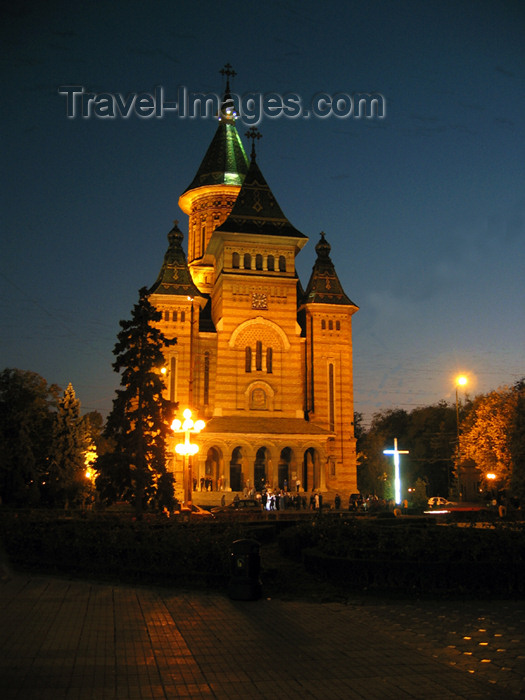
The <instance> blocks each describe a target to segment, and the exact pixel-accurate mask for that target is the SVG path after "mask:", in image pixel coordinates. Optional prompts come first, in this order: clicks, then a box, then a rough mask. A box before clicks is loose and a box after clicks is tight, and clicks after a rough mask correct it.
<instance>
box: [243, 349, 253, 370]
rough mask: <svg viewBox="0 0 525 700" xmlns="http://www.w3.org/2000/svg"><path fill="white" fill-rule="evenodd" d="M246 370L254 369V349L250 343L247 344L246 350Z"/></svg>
mask: <svg viewBox="0 0 525 700" xmlns="http://www.w3.org/2000/svg"><path fill="white" fill-rule="evenodd" d="M244 371H245V372H251V371H252V349H251V347H250V346H249V345H247V346H246V349H245V351H244Z"/></svg>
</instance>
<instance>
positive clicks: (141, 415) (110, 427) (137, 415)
mask: <svg viewBox="0 0 525 700" xmlns="http://www.w3.org/2000/svg"><path fill="white" fill-rule="evenodd" d="M148 296H149V295H148V290H147V289H146V288H145V287H143V288H142V289H140V291H139V302H138V304H135V306H134V308H133V312H132V317H131V320H130V321H120V326H121V329H122V330H121V331H120V333H119V334H118V336H117V343H116V345H115V349H114V350H113V354H114V355H115V356H116V358H117V359H116V360H115V362H114V363H113V369H114V370H115V372H122V377H121V382H120V384H121V387H122V388H121V389H118V390H117V397H116V399H114V401H113V409H112V411H111V413H110V415H109V416H108V420H107V424H106V431H105V432H106V436H107V437H109V438H111V440H112V441H113V443H114V445H115V449H114V451H113V452H112V453H108V454H107V455H105V456H104V458H102V459H100V460H98V461H97V465H96V468H97V469H98V470H99V471H100V477H99V479H98V480H97V488H99V489H100V490H101V491H102V492H103V496H104V495H105V496H106V497H109V499H110V500H118V499H122V500H129V501H133V502H134V503H135V509H136V513H137V516H138V517H140V516H141V515H142V512H143V509H144V507H145V506H146V505H147V504H148V503H152V502H154V501H155V500H157V501H159V499H164V500H166V498H168V499H169V498H170V493H171V498H172V497H173V476H172V474H171V473H170V472H168V471H167V470H166V438H167V436H168V434H169V430H170V424H171V420H172V417H173V410H174V408H175V404H173V403H171V402H170V401H167V400H166V399H164V398H163V396H162V391H163V389H164V381H163V379H162V376H161V374H160V373H159V368H160V367H161V366H162V364H163V363H164V354H163V349H164V348H165V347H166V346H169V345H173V344H174V343H176V342H177V340H176V338H173V339H168V338H166V337H165V336H164V334H163V333H162V332H161V331H160V330H159V328H157V327H155V325H154V324H155V322H157V321H160V320H161V318H162V315H161V313H160V312H158V311H156V310H155V308H154V307H153V306H152V305H151V303H150V302H149V299H148ZM166 485H168V488H166ZM166 494H167V495H166Z"/></svg>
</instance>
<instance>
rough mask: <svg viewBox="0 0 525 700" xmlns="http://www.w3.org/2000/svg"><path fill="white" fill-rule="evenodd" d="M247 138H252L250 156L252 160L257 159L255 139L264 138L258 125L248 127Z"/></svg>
mask: <svg viewBox="0 0 525 700" xmlns="http://www.w3.org/2000/svg"><path fill="white" fill-rule="evenodd" d="M246 138H247V139H251V140H252V152H251V154H250V156H251V159H252V160H255V141H256V140H257V141H258V140H259V139H262V134H261V132H260V131H259V129H258V128H257V127H256V126H252V128H251V129H248V131H247V132H246Z"/></svg>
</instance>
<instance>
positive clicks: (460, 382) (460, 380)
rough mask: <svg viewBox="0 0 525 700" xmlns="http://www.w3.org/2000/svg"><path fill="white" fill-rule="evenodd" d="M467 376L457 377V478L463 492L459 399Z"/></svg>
mask: <svg viewBox="0 0 525 700" xmlns="http://www.w3.org/2000/svg"><path fill="white" fill-rule="evenodd" d="M467 381H468V380H467V378H466V377H465V376H464V375H463V374H461V375H460V376H459V377H456V430H457V443H458V447H457V458H456V459H457V462H456V472H457V479H458V485H459V487H460V492H461V484H460V479H459V469H460V463H461V444H460V442H459V399H458V387H460V386H466V385H467Z"/></svg>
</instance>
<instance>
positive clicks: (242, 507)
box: [211, 498, 263, 516]
mask: <svg viewBox="0 0 525 700" xmlns="http://www.w3.org/2000/svg"><path fill="white" fill-rule="evenodd" d="M211 512H212V514H213V515H226V516H228V515H234V516H235V515H239V516H242V515H250V514H253V515H257V514H262V513H263V507H262V504H261V503H260V502H259V501H256V500H255V499H254V498H241V499H239V500H237V501H232V502H231V503H229V504H228V505H227V506H215V508H212V509H211Z"/></svg>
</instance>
